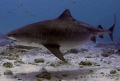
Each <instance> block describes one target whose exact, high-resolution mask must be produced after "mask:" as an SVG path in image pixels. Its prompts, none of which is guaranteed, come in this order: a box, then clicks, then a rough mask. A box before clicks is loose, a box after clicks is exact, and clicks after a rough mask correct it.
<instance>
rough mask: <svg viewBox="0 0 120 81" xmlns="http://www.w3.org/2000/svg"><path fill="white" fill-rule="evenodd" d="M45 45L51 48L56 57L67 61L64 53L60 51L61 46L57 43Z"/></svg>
mask: <svg viewBox="0 0 120 81" xmlns="http://www.w3.org/2000/svg"><path fill="white" fill-rule="evenodd" d="M44 46H45V47H46V48H47V49H48V50H50V52H51V53H53V54H54V55H55V56H56V57H58V58H59V59H60V60H62V61H64V62H65V59H64V57H63V55H62V53H61V52H60V50H59V48H60V46H59V45H57V44H44Z"/></svg>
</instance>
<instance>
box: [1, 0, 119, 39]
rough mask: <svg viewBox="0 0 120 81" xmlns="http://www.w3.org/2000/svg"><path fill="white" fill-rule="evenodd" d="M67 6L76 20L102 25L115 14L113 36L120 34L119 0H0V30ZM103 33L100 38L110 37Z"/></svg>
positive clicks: (50, 15) (4, 31) (108, 23)
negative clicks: (102, 36)
mask: <svg viewBox="0 0 120 81" xmlns="http://www.w3.org/2000/svg"><path fill="white" fill-rule="evenodd" d="M72 1H73V2H75V3H76V4H75V3H73V2H72ZM22 4H23V5H22ZM18 7H19V8H18ZM66 8H67V9H70V12H71V14H72V16H73V17H74V18H75V19H76V20H78V21H82V22H85V23H87V24H90V25H92V26H94V27H97V26H98V25H102V27H103V28H104V29H109V28H110V27H111V26H112V25H113V23H114V14H115V15H116V18H117V20H116V25H115V29H114V40H118V39H119V38H120V33H119V32H120V0H0V33H2V34H7V33H8V32H10V31H12V30H14V29H17V28H19V27H22V26H24V25H27V24H31V23H34V22H39V21H43V20H49V19H54V18H57V17H58V16H59V15H60V14H61V13H62V12H63V11H64V10H65V9H66ZM24 11H25V12H24ZM26 11H28V13H26ZM11 12H12V13H11ZM104 36H105V38H104V39H103V40H110V37H109V36H108V35H104Z"/></svg>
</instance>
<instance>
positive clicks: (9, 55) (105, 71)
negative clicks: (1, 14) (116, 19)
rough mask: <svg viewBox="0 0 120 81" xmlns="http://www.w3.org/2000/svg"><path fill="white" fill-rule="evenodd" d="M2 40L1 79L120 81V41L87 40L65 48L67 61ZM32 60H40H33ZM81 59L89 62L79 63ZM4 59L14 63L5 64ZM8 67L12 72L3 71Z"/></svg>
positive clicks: (20, 80)
mask: <svg viewBox="0 0 120 81" xmlns="http://www.w3.org/2000/svg"><path fill="white" fill-rule="evenodd" d="M1 42H2V43H1ZM1 42H0V45H1V46H0V81H120V50H119V49H120V44H119V42H107V43H106V42H96V43H93V42H88V43H87V44H85V45H83V46H81V47H79V48H75V49H72V50H64V51H62V52H63V54H64V57H65V59H67V60H68V63H64V62H62V61H60V60H59V59H58V58H56V57H55V56H54V55H53V54H51V53H50V52H49V51H48V50H44V49H40V48H29V47H20V46H19V47H18V46H14V45H12V44H11V42H10V41H7V40H2V41H1ZM10 45H12V46H10ZM101 54H102V55H101ZM35 59H42V61H40V62H35ZM81 61H82V62H88V64H86V65H85V64H80V62H81ZM7 62H9V63H11V64H13V66H12V67H10V66H9V65H6V66H4V64H5V63H7ZM7 70H10V71H11V72H12V74H11V75H10V74H9V73H8V74H5V71H7ZM42 73H43V74H42ZM45 73H46V74H45ZM41 77H42V78H41Z"/></svg>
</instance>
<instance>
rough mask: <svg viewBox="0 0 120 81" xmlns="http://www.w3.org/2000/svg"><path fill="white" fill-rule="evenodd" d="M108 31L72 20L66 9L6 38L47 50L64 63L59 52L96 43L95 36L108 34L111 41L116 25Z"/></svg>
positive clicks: (9, 34) (19, 43) (12, 32)
mask: <svg viewBox="0 0 120 81" xmlns="http://www.w3.org/2000/svg"><path fill="white" fill-rule="evenodd" d="M114 18H115V20H114V24H113V26H112V27H111V28H109V29H108V30H104V29H103V28H102V27H101V26H99V27H93V26H91V25H88V24H86V23H83V22H80V21H77V20H76V19H74V18H73V17H72V15H71V13H70V11H69V9H66V10H65V11H64V12H63V13H62V14H61V15H60V16H59V17H58V18H55V19H51V20H46V21H41V22H36V23H33V24H29V25H26V26H23V27H21V28H19V29H16V30H13V31H11V32H10V33H8V34H7V37H8V38H10V39H12V40H14V43H15V44H18V45H24V46H33V47H40V48H43V47H45V48H47V49H48V50H50V51H51V53H53V54H54V55H55V56H56V57H58V58H59V59H60V60H62V61H64V62H66V60H65V58H64V57H63V54H62V52H61V51H60V50H63V49H71V48H75V47H79V46H81V45H83V44H85V43H87V42H88V41H90V40H93V41H96V39H95V36H101V35H103V34H109V36H110V38H111V40H113V36H112V35H113V30H114V26H115V23H116V16H114Z"/></svg>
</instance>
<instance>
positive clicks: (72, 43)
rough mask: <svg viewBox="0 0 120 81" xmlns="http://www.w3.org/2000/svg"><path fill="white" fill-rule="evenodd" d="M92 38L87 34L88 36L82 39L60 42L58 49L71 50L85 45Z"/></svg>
mask: <svg viewBox="0 0 120 81" xmlns="http://www.w3.org/2000/svg"><path fill="white" fill-rule="evenodd" d="M92 36H93V35H92V34H90V33H89V34H88V35H86V36H83V37H79V38H74V39H72V40H68V41H61V42H60V43H59V44H60V49H61V50H64V49H72V48H76V47H79V46H81V45H83V44H85V43H87V42H88V41H90V40H91V37H92Z"/></svg>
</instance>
